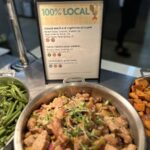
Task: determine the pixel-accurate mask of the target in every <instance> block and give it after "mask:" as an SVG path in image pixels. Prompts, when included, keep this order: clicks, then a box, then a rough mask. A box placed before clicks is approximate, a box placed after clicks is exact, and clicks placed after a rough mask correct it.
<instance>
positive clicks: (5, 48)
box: [0, 0, 150, 68]
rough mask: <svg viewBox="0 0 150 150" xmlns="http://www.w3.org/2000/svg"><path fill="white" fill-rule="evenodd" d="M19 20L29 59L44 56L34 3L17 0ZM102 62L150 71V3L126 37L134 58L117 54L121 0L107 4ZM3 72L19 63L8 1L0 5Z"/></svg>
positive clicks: (149, 0)
mask: <svg viewBox="0 0 150 150" xmlns="http://www.w3.org/2000/svg"><path fill="white" fill-rule="evenodd" d="M14 3H15V8H16V12H17V16H18V19H19V23H20V27H21V31H22V34H23V38H24V42H25V46H26V49H27V52H28V55H29V57H30V56H32V57H34V56H36V57H39V56H40V51H39V50H38V49H36V48H37V47H38V46H39V45H40V44H39V36H38V27H37V22H36V19H35V13H34V3H33V1H32V0H14ZM104 6H105V9H104V20H103V37H102V58H103V59H106V60H111V61H114V62H119V63H123V64H128V65H132V66H137V67H142V68H150V62H149V60H150V52H149V51H150V10H149V7H150V0H142V1H141V5H140V10H139V15H138V18H137V22H136V26H135V27H134V28H133V29H131V30H129V32H128V33H127V35H126V36H125V46H126V47H128V48H129V50H130V53H131V57H127V58H126V57H122V56H120V55H118V54H117V53H116V52H115V47H116V45H117V43H116V37H117V33H118V30H119V27H120V23H121V10H120V6H119V0H104ZM0 20H1V21H0V68H3V67H5V66H6V65H10V64H11V63H13V62H14V61H16V60H17V59H18V52H17V47H16V40H15V36H14V33H13V30H12V26H11V23H10V19H9V16H8V12H7V8H6V3H5V0H1V1H0Z"/></svg>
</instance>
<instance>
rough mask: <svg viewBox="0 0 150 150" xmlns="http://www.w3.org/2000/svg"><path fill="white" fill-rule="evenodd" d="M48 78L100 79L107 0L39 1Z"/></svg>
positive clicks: (37, 4)
mask: <svg viewBox="0 0 150 150" xmlns="http://www.w3.org/2000/svg"><path fill="white" fill-rule="evenodd" d="M36 6H37V16H38V23H39V31H40V38H41V48H42V56H43V63H44V69H45V77H46V80H47V81H48V80H63V79H64V78H67V77H82V78H84V79H98V78H99V70H100V58H101V38H102V37H101V35H102V33H101V32H102V20H103V1H63V2H60V1H55V2H50V1H49V2H47V1H45V2H43V1H42V2H40V1H37V3H36Z"/></svg>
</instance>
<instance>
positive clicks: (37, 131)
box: [23, 93, 137, 150]
mask: <svg viewBox="0 0 150 150" xmlns="http://www.w3.org/2000/svg"><path fill="white" fill-rule="evenodd" d="M23 147H24V150H36V149H38V150H127V149H130V150H136V149H137V146H136V145H135V144H134V140H133V137H132V134H131V132H130V127H129V124H128V121H127V119H126V118H125V117H124V116H122V115H121V114H120V113H119V112H118V110H117V108H116V107H115V106H114V105H112V103H111V100H109V99H104V98H103V97H100V96H99V97H94V96H91V95H90V94H89V93H77V94H75V95H74V96H71V97H68V96H58V97H55V98H54V99H53V100H52V101H51V102H49V103H48V104H42V105H41V106H40V108H38V109H36V110H34V111H33V112H32V114H31V115H30V117H29V119H28V121H27V124H26V129H25V131H24V135H23Z"/></svg>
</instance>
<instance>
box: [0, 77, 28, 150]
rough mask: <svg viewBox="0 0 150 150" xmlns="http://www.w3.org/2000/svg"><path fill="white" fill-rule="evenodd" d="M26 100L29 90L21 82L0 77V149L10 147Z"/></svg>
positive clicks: (11, 78)
mask: <svg viewBox="0 0 150 150" xmlns="http://www.w3.org/2000/svg"><path fill="white" fill-rule="evenodd" d="M28 101H29V92H28V89H27V87H26V86H25V85H24V83H23V82H21V81H20V80H18V79H16V78H13V77H0V150H1V149H9V147H12V144H11V141H12V140H13V135H14V130H15V126H16V123H17V120H18V118H19V116H20V114H21V112H22V111H23V109H24V108H25V106H26V104H27V103H28ZM6 147H7V148H6Z"/></svg>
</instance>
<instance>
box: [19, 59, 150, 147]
mask: <svg viewBox="0 0 150 150" xmlns="http://www.w3.org/2000/svg"><path fill="white" fill-rule="evenodd" d="M112 65H113V67H112ZM138 76H140V68H137V67H133V66H127V65H124V64H119V63H114V62H110V61H106V60H102V64H101V73H100V83H98V84H102V85H104V86H106V87H108V88H111V89H112V90H114V91H116V92H118V93H119V94H121V95H122V96H124V97H125V98H128V92H129V87H130V85H131V83H132V82H133V80H134V79H135V78H136V77H138ZM16 78H18V79H20V80H21V81H23V82H24V83H25V85H26V86H27V87H28V89H29V91H30V97H31V99H30V100H32V98H34V97H35V96H36V95H37V94H39V93H41V92H42V91H44V90H45V89H47V88H50V87H52V86H55V85H57V84H62V83H50V84H48V85H45V79H44V72H43V65H42V61H41V59H37V60H35V61H34V62H33V63H32V64H30V66H29V67H28V68H26V69H24V70H23V71H21V72H17V73H16ZM88 82H93V81H88ZM147 140H148V143H149V144H148V150H149V149H150V141H149V139H147Z"/></svg>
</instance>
